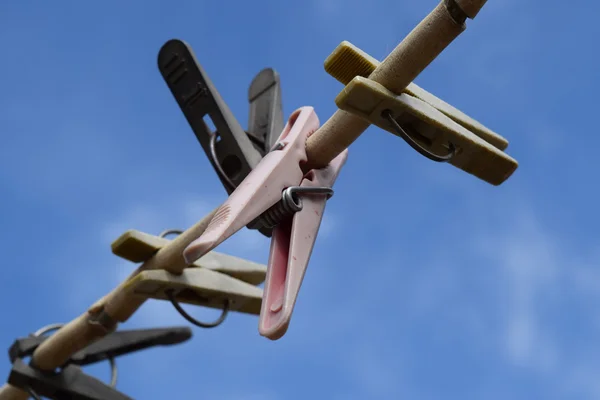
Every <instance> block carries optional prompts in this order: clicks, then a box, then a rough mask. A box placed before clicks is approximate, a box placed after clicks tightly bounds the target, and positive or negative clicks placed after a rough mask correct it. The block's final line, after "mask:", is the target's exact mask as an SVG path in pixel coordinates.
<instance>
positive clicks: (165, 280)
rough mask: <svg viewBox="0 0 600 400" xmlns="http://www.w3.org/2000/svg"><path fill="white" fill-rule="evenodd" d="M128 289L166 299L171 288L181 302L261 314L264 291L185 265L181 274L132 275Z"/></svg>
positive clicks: (141, 294) (233, 279)
mask: <svg viewBox="0 0 600 400" xmlns="http://www.w3.org/2000/svg"><path fill="white" fill-rule="evenodd" d="M124 290H125V291H128V292H130V293H132V294H135V295H138V296H142V297H145V298H150V299H157V300H167V299H168V297H167V295H166V292H167V291H169V290H172V291H173V292H174V295H175V299H176V301H177V302H179V303H184V304H193V305H197V306H203V307H210V308H217V309H223V307H224V304H225V302H226V301H228V302H229V310H230V311H237V312H241V313H246V314H254V315H259V314H260V306H261V302H262V294H263V290H262V289H261V288H259V287H256V286H254V285H252V284H249V283H247V282H243V281H240V280H238V279H235V278H232V277H230V276H228V275H225V274H222V273H220V272H216V271H211V270H209V269H206V268H186V269H184V270H183V273H182V274H181V275H175V274H171V273H170V272H167V271H164V270H151V271H143V272H140V273H139V274H137V275H136V276H135V277H133V278H131V279H130V280H129V281H128V282H127V283H126V284H125V287H124Z"/></svg>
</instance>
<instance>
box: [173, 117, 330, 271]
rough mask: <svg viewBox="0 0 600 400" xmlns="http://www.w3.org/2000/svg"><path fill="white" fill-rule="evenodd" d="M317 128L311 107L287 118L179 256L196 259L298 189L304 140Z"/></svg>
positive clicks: (303, 157)
mask: <svg viewBox="0 0 600 400" xmlns="http://www.w3.org/2000/svg"><path fill="white" fill-rule="evenodd" d="M318 127H319V119H318V117H317V115H316V114H315V112H314V110H313V108H312V107H302V108H300V109H298V110H296V111H295V112H294V113H292V115H291V116H290V118H289V120H288V122H287V124H286V126H285V128H284V130H283V132H282V134H281V136H280V137H279V140H278V145H276V146H275V148H274V149H273V151H271V152H270V153H268V154H267V155H265V157H264V158H263V159H262V160H261V162H260V163H259V164H258V165H257V166H256V167H255V168H254V169H253V170H252V172H251V173H250V174H248V176H247V177H246V179H244V181H243V182H242V183H241V184H240V185H239V186H238V187H237V189H236V190H235V191H234V192H233V193H231V194H230V195H229V198H228V199H227V201H225V203H223V205H222V206H221V207H220V208H219V209H218V210H217V212H216V213H215V215H214V217H213V218H212V220H211V222H210V224H209V225H208V227H207V228H206V230H205V231H204V233H203V234H202V236H200V237H199V238H198V239H196V240H194V241H193V242H192V243H191V244H190V245H189V246H188V247H187V248H186V249H185V250H184V252H183V256H184V258H185V260H186V262H188V263H192V262H194V261H195V260H197V259H199V258H200V257H202V256H203V255H205V254H206V253H208V252H209V251H211V250H212V249H214V248H215V247H217V246H218V245H219V244H221V243H222V242H223V241H224V240H226V239H227V238H229V237H230V236H232V235H233V234H234V233H236V232H237V231H239V230H240V229H241V228H243V227H244V226H245V225H247V224H248V223H250V222H252V221H254V220H255V219H257V218H259V217H260V216H261V214H263V213H264V212H266V211H267V210H268V209H269V208H270V207H272V206H274V205H275V204H277V203H278V202H279V201H280V200H281V198H282V197H281V196H282V192H283V190H284V189H286V188H288V187H290V186H294V185H298V184H299V183H300V181H301V180H302V177H303V175H304V173H303V172H302V169H301V163H303V162H305V161H306V159H307V157H306V140H307V138H308V136H310V135H311V134H312V133H313V132H315V131H316V130H317V128H318Z"/></svg>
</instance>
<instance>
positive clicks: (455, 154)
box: [325, 42, 518, 185]
mask: <svg viewBox="0 0 600 400" xmlns="http://www.w3.org/2000/svg"><path fill="white" fill-rule="evenodd" d="M378 65H379V61H377V60H376V59H374V58H373V57H371V56H370V55H368V54H367V53H365V52H364V51H362V50H361V49H359V48H357V47H356V46H354V45H352V44H351V43H349V42H342V43H341V44H340V45H339V46H338V47H337V48H336V49H335V50H334V51H333V52H332V53H331V55H330V56H329V57H328V58H327V60H326V61H325V70H326V71H327V72H328V73H329V74H330V75H332V76H333V77H334V78H336V79H337V80H338V81H340V82H341V83H343V84H344V85H346V87H345V88H344V89H343V90H342V92H341V93H340V94H339V95H338V96H337V98H336V104H337V106H338V107H339V108H340V109H342V110H344V111H347V112H350V113H352V114H355V115H357V116H360V117H361V118H364V119H365V120H367V121H369V122H370V123H372V124H374V125H376V126H378V127H380V128H382V129H384V130H387V131H389V132H391V133H393V134H395V135H398V136H401V137H403V138H404V139H405V140H406V141H407V142H408V143H409V144H410V145H411V146H412V147H413V148H415V149H416V150H418V151H419V152H420V153H421V154H423V155H425V156H427V157H428V158H430V159H433V160H434V161H448V162H449V163H450V164H452V165H454V166H456V167H458V168H460V169H462V170H464V171H466V172H468V173H470V174H473V175H475V176H477V177H478V178H480V179H482V180H484V181H486V182H488V183H491V184H493V185H499V184H501V183H502V182H504V181H505V180H506V179H508V178H509V177H510V176H511V175H512V173H513V172H514V171H515V169H516V168H517V167H518V163H517V162H516V160H514V159H513V158H511V157H510V156H508V155H507V154H506V153H504V152H503V151H502V150H504V149H506V147H507V146H508V141H507V140H506V139H505V138H503V137H502V136H500V135H498V134H497V133H495V132H493V131H491V130H490V129H488V128H486V127H485V126H483V125H482V124H480V123H479V122H477V121H475V120H474V119H473V118H471V117H469V116H467V115H465V114H464V113H462V112H461V111H460V110H458V109H456V108H454V107H452V106H451V105H449V104H448V103H446V102H444V101H442V100H440V99H439V98H437V97H436V96H434V95H433V94H431V93H429V92H427V91H426V90H424V89H422V88H420V87H419V86H417V85H416V84H414V83H411V84H409V85H408V86H407V87H406V88H405V89H404V92H403V93H400V94H395V93H392V92H391V91H389V90H387V89H386V88H385V87H384V86H382V85H380V84H378V83H376V82H374V81H371V80H369V79H368V77H369V75H370V74H371V73H372V72H373V71H374V70H375V68H377V66H378Z"/></svg>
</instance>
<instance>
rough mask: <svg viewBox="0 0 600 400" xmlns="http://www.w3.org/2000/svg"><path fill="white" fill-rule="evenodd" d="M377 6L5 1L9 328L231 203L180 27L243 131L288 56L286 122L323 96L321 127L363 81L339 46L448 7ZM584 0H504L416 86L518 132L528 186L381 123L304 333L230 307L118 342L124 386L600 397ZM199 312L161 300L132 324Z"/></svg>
mask: <svg viewBox="0 0 600 400" xmlns="http://www.w3.org/2000/svg"><path fill="white" fill-rule="evenodd" d="M365 4H366V3H363V2H358V1H356V0H347V1H342V0H307V1H304V2H282V1H267V0H255V1H252V2H242V1H239V2H231V3H228V4H227V5H223V4H220V3H219V2H203V1H178V2H176V3H174V2H166V1H144V2H142V1H130V2H127V3H125V2H116V1H103V2H95V3H90V2H75V1H71V2H69V1H65V2H61V3H60V4H57V3H56V2H54V3H51V2H46V3H44V4H42V3H40V2H35V3H34V2H31V1H25V0H24V1H20V2H12V3H10V4H9V3H8V2H6V4H2V5H1V6H0V44H1V46H2V48H4V51H5V53H4V62H3V63H2V64H1V65H0V71H1V72H2V77H3V79H2V90H0V106H1V111H0V128H1V131H2V145H1V146H0V204H1V205H2V207H1V209H0V221H1V222H2V230H1V231H0V239H1V243H2V251H3V260H4V266H3V269H2V270H3V275H2V279H1V282H2V285H1V288H2V290H1V291H0V309H1V310H2V317H3V318H2V320H3V321H4V322H2V323H1V326H2V329H0V342H1V343H4V344H5V346H6V347H8V346H9V345H10V344H11V343H12V341H13V340H14V339H15V338H16V337H18V336H23V335H26V334H28V333H30V332H32V331H34V330H36V329H37V328H39V327H41V326H43V325H45V324H47V323H54V322H65V321H68V320H71V319H72V318H73V317H75V316H77V315H79V314H80V313H81V312H83V311H84V310H85V309H86V308H87V307H88V306H89V305H90V304H92V303H93V302H94V301H95V300H96V299H97V298H99V297H101V296H102V295H104V294H105V293H106V292H108V291H109V290H110V289H112V288H113V287H114V286H115V285H116V284H118V282H120V281H121V280H122V279H123V278H124V277H125V276H126V275H127V274H129V272H131V271H132V270H133V269H134V268H135V265H133V264H131V263H127V262H124V261H121V260H120V259H118V258H116V257H115V256H113V255H112V254H111V252H110V247H109V246H110V243H111V242H112V241H113V240H114V239H115V238H116V237H118V236H119V235H120V234H121V233H122V232H124V231H125V230H127V229H139V230H142V231H145V232H149V233H154V234H158V233H159V232H160V231H162V230H164V229H167V228H186V227H188V226H190V225H192V224H193V223H194V222H196V221H197V220H199V219H200V218H202V216H203V215H204V214H205V213H206V212H207V211H209V210H211V209H212V208H214V207H215V206H217V205H218V204H220V202H222V201H223V200H224V199H225V192H224V190H223V188H222V187H221V185H220V183H219V181H218V179H217V177H216V175H215V173H214V172H213V170H212V169H211V167H210V165H209V163H208V161H207V159H206V158H205V156H204V154H203V152H202V150H201V148H200V146H199V144H198V143H197V142H196V139H195V137H194V135H193V133H192V132H191V130H190V128H189V127H188V125H187V123H186V121H185V119H184V117H183V115H182V114H181V112H180V111H179V109H178V107H177V105H176V103H175V101H174V99H173V98H172V96H171V94H170V92H169V90H168V89H167V87H166V85H165V83H164V82H163V81H162V78H161V77H160V75H159V72H158V70H157V67H156V56H157V52H158V50H159V48H160V46H161V45H162V44H163V43H164V42H165V41H167V40H168V39H171V38H180V39H183V40H186V41H187V42H188V43H189V44H190V45H191V46H192V47H193V48H194V50H195V53H196V55H197V57H198V59H199V61H200V63H201V64H202V65H203V67H204V68H205V70H206V71H207V72H208V73H209V75H210V77H211V79H212V80H213V82H214V83H215V85H216V86H217V88H218V89H219V91H220V92H221V94H222V96H223V97H224V99H225V101H227V103H228V104H229V106H230V107H231V109H232V110H233V112H234V113H235V115H236V116H237V117H238V119H239V120H240V122H241V123H242V125H243V126H246V124H247V104H246V91H247V87H248V84H249V83H250V81H251V79H252V77H253V76H254V75H255V74H256V73H257V72H258V71H259V70H261V69H262V68H264V67H267V66H270V67H273V68H275V69H276V70H277V71H278V72H279V73H280V75H281V80H282V90H283V100H284V112H285V114H286V116H287V115H289V114H290V113H291V112H292V111H293V110H294V109H296V108H297V107H300V106H303V105H311V106H314V107H315V109H316V111H317V114H318V115H319V116H320V119H321V122H324V121H325V120H326V119H327V118H328V117H329V116H330V115H331V114H332V113H333V111H334V110H335V104H334V101H333V99H334V98H335V96H336V95H337V94H338V93H339V91H340V90H341V88H342V87H341V85H340V84H339V83H338V82H337V81H335V80H334V79H333V78H331V77H329V76H328V75H327V74H326V73H325V71H324V70H323V61H324V60H325V58H326V57H327V55H329V53H330V52H331V51H332V50H333V49H334V48H335V47H336V46H337V45H338V44H339V42H341V41H342V40H349V41H351V42H352V43H354V44H355V45H357V46H359V47H361V48H362V49H364V50H365V51H367V52H368V53H370V54H371V55H373V56H375V57H377V58H379V59H382V58H383V57H384V56H385V55H386V54H387V53H388V52H389V51H391V50H392V49H393V48H394V46H395V45H396V44H397V43H398V42H399V41H400V40H401V39H402V38H403V37H404V36H405V35H406V34H407V33H408V32H409V31H410V30H411V29H412V28H413V27H414V26H415V25H416V24H417V23H418V22H419V21H420V20H421V18H423V17H424V16H425V15H426V14H427V13H428V12H429V11H430V10H431V9H433V7H434V6H435V5H436V4H437V2H436V1H434V0H426V1H418V2H417V1H412V2H408V1H401V2H398V1H389V0H373V1H372V2H370V3H369V5H368V7H367V6H366V5H365ZM565 7H566V6H565V5H564V2H558V1H544V2H542V1H528V2H523V1H521V2H519V1H517V0H502V1H500V0H492V1H490V2H488V4H487V5H486V6H485V8H484V9H483V11H482V12H481V13H480V14H479V16H478V17H477V18H476V19H475V20H473V21H468V29H467V31H466V32H465V33H463V35H462V36H461V37H460V38H459V39H458V40H457V41H456V42H454V43H453V44H452V45H451V46H450V47H449V48H448V49H447V50H446V52H444V53H443V54H442V55H441V56H440V57H439V58H438V59H437V60H436V61H435V62H434V63H433V64H432V65H431V66H430V67H429V68H428V69H427V70H426V71H425V72H424V73H423V74H422V75H421V76H420V77H419V78H418V79H417V83H418V84H419V85H420V86H422V87H424V88H425V89H427V90H429V91H431V92H433V93H435V94H436V95H438V96H439V97H441V98H442V99H444V100H446V101H448V102H450V103H452V104H453V105H455V106H456V107H458V108H460V109H461V110H463V111H465V112H466V113H468V114H469V115H471V116H473V117H474V118H476V119H478V120H479V121H481V122H482V123H484V124H485V125H487V126H489V127H490V128H492V129H493V130H495V131H497V132H499V133H500V134H502V135H503V136H505V137H506V138H508V139H509V141H510V145H509V148H508V152H509V153H510V154H511V155H512V156H513V157H515V158H516V159H517V160H518V161H519V162H520V168H519V169H518V170H517V172H516V173H515V174H514V176H513V177H512V178H511V179H510V180H509V181H508V182H506V183H505V184H503V185H502V186H500V187H493V186H490V185H487V184H485V183H483V182H480V181H478V180H477V179H475V178H474V177H472V176H470V175H467V174H465V173H463V172H462V171H460V170H458V169H455V168H452V167H450V166H448V165H439V164H435V163H432V162H430V161H428V160H426V159H424V158H423V157H421V156H419V155H418V154H417V153H415V152H414V151H413V150H412V149H410V147H409V146H407V145H406V144H405V143H404V142H403V141H402V140H400V139H399V138H397V137H395V136H393V135H390V134H388V133H385V132H383V131H380V130H378V129H376V128H370V129H369V130H368V131H367V132H366V133H365V134H364V135H363V136H361V138H360V139H359V140H357V142H356V143H355V144H354V145H352V147H351V148H350V153H349V159H348V162H347V164H346V166H345V168H344V170H343V171H342V174H341V175H340V177H339V178H338V181H337V183H336V186H335V189H336V195H335V196H334V197H333V199H332V200H331V201H330V202H329V204H328V206H327V210H326V216H325V220H324V222H323V227H322V230H321V233H320V236H319V240H318V243H317V245H316V248H315V251H314V253H313V258H312V261H311V264H310V266H309V269H308V272H307V276H306V278H305V280H304V284H303V288H302V291H301V293H300V297H299V300H298V304H297V306H296V311H295V313H294V318H293V320H292V325H291V326H290V329H289V331H288V333H287V335H286V336H285V337H284V338H283V339H281V340H280V341H277V342H271V341H269V340H267V339H264V338H262V337H260V336H259V335H258V329H257V324H258V320H257V318H256V317H250V316H244V315H231V316H230V317H229V318H228V320H227V321H226V323H224V324H223V325H222V326H221V327H219V328H217V329H214V330H201V329H198V328H194V334H195V336H194V339H193V340H192V341H190V342H188V343H186V344H183V345H179V346H177V347H171V348H158V349H153V350H148V351H145V352H141V353H137V354H135V355H132V356H128V357H124V358H122V359H120V360H119V367H120V380H119V385H118V387H119V389H120V390H122V391H123V392H125V393H127V394H129V395H130V396H132V397H134V398H136V399H137V398H139V399H167V398H170V396H177V397H180V398H184V397H186V398H206V399H213V398H214V399H226V400H242V399H244V400H275V399H306V398H328V399H366V398H368V399H396V398H405V399H407V398H410V399H422V400H425V399H442V398H443V399H461V400H464V399H482V398H483V399H491V400H492V399H506V398H511V399H515V400H516V399H531V398H544V399H564V398H570V399H597V398H600V381H599V380H598V375H599V374H600V347H599V345H600V341H599V339H598V337H600V335H599V334H600V312H599V311H598V303H599V300H600V267H599V266H598V260H600V241H599V239H598V229H597V226H598V223H599V222H600V214H599V213H598V212H597V211H598V207H597V204H598V197H599V191H598V190H597V187H596V186H597V185H596V178H597V171H599V170H600V161H599V160H598V159H597V154H598V149H599V148H600V135H597V128H598V126H597V123H596V119H597V118H598V113H597V111H596V110H595V107H596V105H597V92H598V91H599V90H600V84H599V82H600V81H599V79H598V78H597V65H598V56H597V55H596V54H597V52H595V51H594V50H593V49H595V48H596V47H597V43H596V39H597V38H598V37H599V35H600V26H599V25H598V23H597V18H596V16H597V15H598V13H599V12H600V5H598V4H597V3H595V2H591V1H572V2H570V3H569V5H568V7H566V9H565ZM219 251H224V252H228V253H230V254H234V255H237V256H242V257H245V258H248V259H251V260H253V261H257V262H262V263H266V260H267V255H268V241H267V240H266V239H264V238H263V237H261V236H260V235H259V234H257V233H256V232H250V231H246V230H244V231H241V232H240V233H238V234H237V235H236V236H234V237H233V238H232V239H230V240H229V241H227V242H225V243H224V244H223V245H222V246H220V247H219ZM188 309H190V308H189V307H188ZM190 312H192V313H193V314H194V315H196V316H199V317H203V318H206V319H208V318H212V317H215V316H216V314H217V312H216V311H214V310H202V309H191V310H190ZM185 324H186V322H185V321H184V320H183V319H181V318H180V317H179V315H178V314H177V313H176V312H175V311H174V310H173V309H172V308H171V307H170V306H169V305H168V304H164V303H159V302H149V303H147V304H146V305H145V306H144V307H143V308H142V309H141V310H140V312H139V313H137V314H136V315H135V316H134V317H133V318H132V319H131V320H129V321H128V322H127V323H126V324H124V325H123V326H122V327H123V328H136V327H158V326H167V325H185ZM8 371H9V365H8V361H5V362H4V363H2V364H0V375H2V376H7V375H8ZM107 371H108V366H107V365H98V366H94V367H93V368H91V369H90V372H91V373H95V374H97V376H99V377H101V378H106V377H107V376H108V373H107ZM307 396H309V397H307Z"/></svg>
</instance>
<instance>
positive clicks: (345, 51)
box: [325, 41, 508, 150]
mask: <svg viewBox="0 0 600 400" xmlns="http://www.w3.org/2000/svg"><path fill="white" fill-rule="evenodd" d="M379 64H380V62H379V60H377V59H375V58H373V57H371V56H370V55H369V54H367V53H366V52H364V51H363V50H361V49H359V48H358V47H356V46H355V45H353V44H352V43H350V42H347V41H343V42H342V43H340V44H339V46H337V47H336V48H335V50H333V52H332V53H331V54H330V55H329V57H327V59H326V60H325V71H326V72H327V73H328V74H329V75H331V76H332V77H334V78H335V79H336V80H337V81H339V82H341V83H342V84H344V85H347V84H348V83H350V81H351V80H352V79H354V77H356V76H362V77H363V78H368V77H369V75H371V73H372V72H373V71H374V70H375V68H377V66H378V65H379ZM404 93H407V94H409V95H411V96H413V97H416V98H418V99H421V100H423V101H424V102H426V103H429V105H431V106H432V107H434V108H436V109H437V110H439V111H441V112H442V113H444V114H445V115H446V116H448V117H450V118H451V119H453V120H454V121H456V122H457V123H459V124H460V125H462V126H464V127H465V128H467V129H468V130H470V131H471V132H473V133H474V134H475V135H477V136H479V137H480V138H482V139H483V140H485V141H486V142H488V143H490V144H491V145H493V146H494V147H497V148H498V149H500V150H505V149H506V148H507V147H508V140H506V139H505V138H504V137H502V136H500V135H499V134H497V133H496V132H494V131H492V130H491V129H489V128H487V127H485V126H484V125H482V124H481V123H479V122H478V121H476V120H474V119H473V118H471V117H469V116H468V115H466V114H465V113H463V112H462V111H460V110H458V109H457V108H455V107H453V106H451V105H450V104H448V103H446V102H445V101H443V100H442V99H440V98H438V97H436V96H435V95H433V94H431V93H429V92H428V91H427V90H425V89H423V88H421V87H419V86H418V85H416V84H415V83H410V84H409V85H408V86H407V87H406V89H404Z"/></svg>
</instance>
